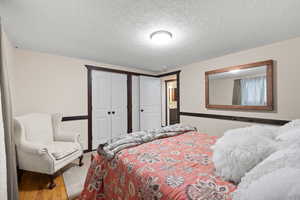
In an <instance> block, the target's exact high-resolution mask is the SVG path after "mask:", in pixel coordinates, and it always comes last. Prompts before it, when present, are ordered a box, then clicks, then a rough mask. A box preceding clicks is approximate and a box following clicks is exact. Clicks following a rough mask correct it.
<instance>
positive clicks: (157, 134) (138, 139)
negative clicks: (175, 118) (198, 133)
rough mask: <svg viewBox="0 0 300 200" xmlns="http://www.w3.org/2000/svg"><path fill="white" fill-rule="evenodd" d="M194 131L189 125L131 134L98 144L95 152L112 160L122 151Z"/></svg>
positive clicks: (177, 125)
mask: <svg viewBox="0 0 300 200" xmlns="http://www.w3.org/2000/svg"><path fill="white" fill-rule="evenodd" d="M195 130H196V128H195V127H192V126H189V125H182V124H175V125H171V126H166V127H163V128H160V129H152V130H148V131H139V132H133V133H130V134H126V135H123V136H121V137H117V138H113V139H112V140H108V141H107V142H105V143H102V144H99V146H98V149H97V152H98V153H99V154H100V155H102V156H104V157H105V158H107V159H113V158H114V157H115V155H116V153H118V152H119V151H122V150H123V149H126V148H129V147H134V146H137V145H140V144H144V143H147V142H151V141H153V140H157V139H161V138H165V137H171V136H176V135H180V134H183V133H185V132H188V131H195Z"/></svg>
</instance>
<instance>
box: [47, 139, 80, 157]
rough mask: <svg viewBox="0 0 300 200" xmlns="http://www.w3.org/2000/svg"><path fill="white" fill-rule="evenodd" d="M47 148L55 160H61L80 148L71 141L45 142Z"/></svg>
mask: <svg viewBox="0 0 300 200" xmlns="http://www.w3.org/2000/svg"><path fill="white" fill-rule="evenodd" d="M47 148H48V151H49V153H50V154H51V155H52V156H53V157H54V158H55V160H61V159H63V158H65V157H67V156H69V155H71V154H73V153H74V152H76V151H79V150H80V147H79V146H78V145H77V144H76V143H73V142H52V143H49V144H47Z"/></svg>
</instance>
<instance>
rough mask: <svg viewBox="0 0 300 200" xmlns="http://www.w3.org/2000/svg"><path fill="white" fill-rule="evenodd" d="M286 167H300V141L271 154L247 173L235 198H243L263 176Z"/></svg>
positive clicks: (234, 194)
mask: <svg viewBox="0 0 300 200" xmlns="http://www.w3.org/2000/svg"><path fill="white" fill-rule="evenodd" d="M286 167H289V168H297V169H300V142H298V143H295V144H293V145H292V146H290V147H289V148H286V149H282V150H279V151H277V152H275V153H273V154H271V155H270V156H269V157H268V158H266V159H265V160H264V161H262V162H261V163H259V164H258V165H257V166H256V167H254V168H253V169H252V170H251V171H250V172H248V173H246V175H245V176H244V177H243V178H242V180H241V183H240V184H239V185H238V187H237V190H236V191H235V192H234V193H233V197H234V199H236V200H239V199H242V197H243V195H244V193H246V192H247V191H248V189H249V187H250V185H251V184H252V183H254V182H255V181H257V180H258V179H260V178H261V177H263V176H265V175H267V174H269V173H272V172H274V171H276V170H278V169H281V168H286Z"/></svg>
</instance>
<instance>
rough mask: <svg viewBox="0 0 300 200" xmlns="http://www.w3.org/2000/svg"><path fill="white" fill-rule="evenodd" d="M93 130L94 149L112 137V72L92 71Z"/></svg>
mask: <svg viewBox="0 0 300 200" xmlns="http://www.w3.org/2000/svg"><path fill="white" fill-rule="evenodd" d="M92 81H93V83H92V85H93V88H92V98H93V101H92V121H93V123H92V131H93V149H95V148H97V147H98V145H99V143H101V142H104V141H106V140H108V139H110V138H111V116H112V115H111V114H109V112H111V74H110V73H108V72H102V71H93V73H92Z"/></svg>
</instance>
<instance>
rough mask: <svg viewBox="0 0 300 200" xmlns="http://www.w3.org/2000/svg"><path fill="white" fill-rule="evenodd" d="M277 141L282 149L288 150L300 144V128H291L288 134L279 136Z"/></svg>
mask: <svg viewBox="0 0 300 200" xmlns="http://www.w3.org/2000/svg"><path fill="white" fill-rule="evenodd" d="M276 141H278V144H279V145H280V147H281V148H286V147H289V146H291V145H292V144H294V143H298V142H300V127H294V128H291V129H290V130H288V131H287V132H285V133H283V134H280V135H278V136H277V137H276Z"/></svg>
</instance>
